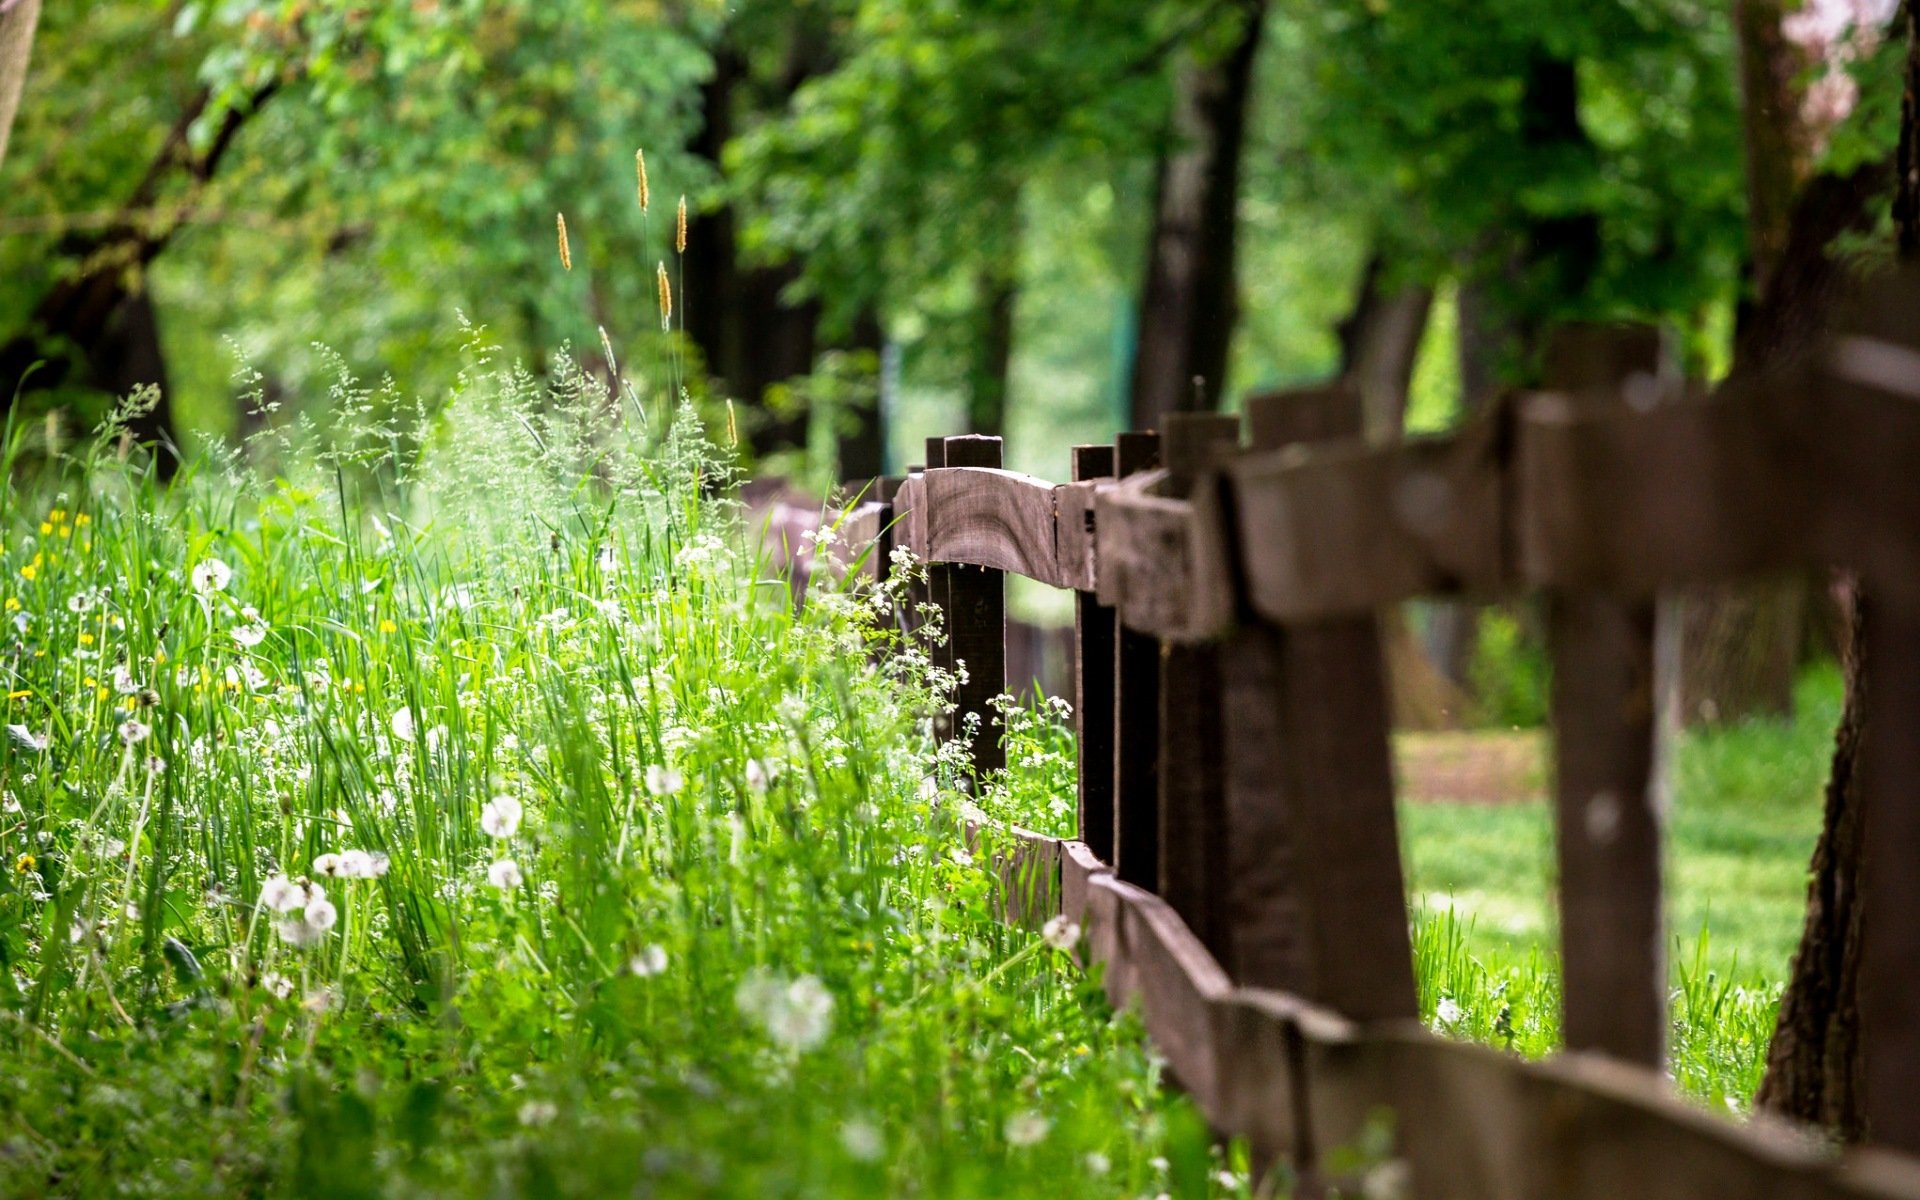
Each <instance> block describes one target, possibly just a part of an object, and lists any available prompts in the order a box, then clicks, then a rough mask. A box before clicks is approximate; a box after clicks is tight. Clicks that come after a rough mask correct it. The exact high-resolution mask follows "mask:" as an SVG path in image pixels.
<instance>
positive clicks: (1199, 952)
mask: <svg viewBox="0 0 1920 1200" xmlns="http://www.w3.org/2000/svg"><path fill="white" fill-rule="evenodd" d="M1093 890H1094V891H1095V892H1096V893H1101V892H1105V893H1108V894H1110V895H1111V896H1112V897H1113V901H1114V906H1115V909H1116V911H1117V912H1118V915H1119V918H1120V928H1121V934H1120V939H1119V948H1120V954H1121V955H1122V956H1124V958H1125V960H1126V963H1127V970H1126V972H1125V975H1126V988H1125V991H1124V992H1123V993H1122V1002H1123V1003H1128V1004H1134V1005H1137V1006H1138V1008H1139V1011H1140V1016H1141V1020H1142V1022H1143V1023H1144V1024H1145V1025H1146V1027H1147V1034H1148V1036H1149V1037H1151V1038H1152V1039H1153V1042H1154V1045H1155V1047H1156V1048H1157V1049H1158V1050H1159V1051H1160V1053H1161V1054H1162V1055H1163V1056H1164V1057H1165V1058H1166V1060H1167V1066H1168V1069H1169V1070H1170V1071H1171V1072H1172V1074H1173V1076H1174V1078H1175V1079H1177V1080H1179V1082H1180V1086H1181V1087H1183V1088H1185V1089H1186V1090H1187V1092H1188V1093H1189V1094H1191V1095H1192V1096H1193V1098H1194V1100H1195V1101H1196V1102H1197V1103H1198V1104H1199V1106H1200V1109H1201V1111H1202V1112H1204V1113H1206V1114H1207V1115H1208V1116H1209V1117H1217V1116H1218V1115H1219V1114H1220V1113H1221V1112H1222V1111H1223V1110H1222V1108H1221V1103H1220V1101H1221V1095H1220V1091H1219V1088H1218V1081H1219V1078H1220V1071H1221V1063H1220V1061H1219V1055H1218V1043H1217V1042H1216V1040H1215V1006H1216V1005H1218V1004H1219V1003H1220V1002H1221V1001H1223V1000H1224V999H1225V998H1226V997H1227V996H1228V995H1229V994H1230V993H1231V991H1232V986H1233V985H1232V983H1231V981H1229V980H1228V978H1227V974H1226V972H1225V971H1223V970H1222V969H1221V968H1220V964H1219V963H1217V962H1215V961H1214V959H1213V956H1212V955H1210V954H1208V953H1207V949H1206V947H1205V946H1203V945H1201V944H1200V940H1199V939H1198V938H1196V937H1194V936H1193V932H1192V931H1191V930H1190V929H1188V928H1187V926H1186V924H1185V922H1183V921H1181V919H1180V916H1179V914H1178V913H1176V912H1174V911H1173V909H1172V908H1171V907H1169V906H1168V905H1167V903H1166V902H1165V901H1164V900H1162V899H1160V897H1158V896H1156V895H1154V894H1153V893H1151V892H1149V891H1147V890H1146V889H1144V888H1139V887H1135V886H1133V885H1131V884H1128V883H1124V882H1122V881H1120V880H1118V879H1115V878H1113V877H1112V876H1110V875H1109V876H1101V877H1099V878H1096V879H1095V880H1094V881H1093ZM1109 969H1110V970H1111V967H1110V968H1109ZM1268 1065H1269V1066H1275V1067H1277V1066H1279V1065H1280V1064H1277V1063H1274V1064H1268Z"/></svg>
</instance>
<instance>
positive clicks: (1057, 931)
mask: <svg viewBox="0 0 1920 1200" xmlns="http://www.w3.org/2000/svg"><path fill="white" fill-rule="evenodd" d="M1040 936H1041V937H1043V938H1045V939H1046V942H1047V945H1049V946H1052V947H1053V948H1054V949H1055V950H1072V949H1073V948H1074V947H1075V946H1077V945H1079V944H1080V926H1079V923H1078V922H1075V921H1070V920H1068V919H1067V914H1065V913H1059V914H1057V915H1055V916H1053V917H1051V918H1049V919H1048V921H1047V923H1046V924H1045V925H1042V926H1041V927H1040Z"/></svg>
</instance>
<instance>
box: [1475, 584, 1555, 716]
mask: <svg viewBox="0 0 1920 1200" xmlns="http://www.w3.org/2000/svg"><path fill="white" fill-rule="evenodd" d="M1548 672H1549V664H1548V661H1547V652H1546V647H1545V645H1544V644H1543V643H1542V641H1541V638H1540V636H1539V634H1538V633H1537V632H1535V631H1533V630H1530V629H1528V628H1527V626H1526V624H1525V623H1524V622H1523V621H1522V620H1521V619H1520V616H1519V614H1517V613H1516V612H1514V611H1512V610H1509V609H1505V608H1487V609H1483V610H1482V611H1481V613H1480V621H1479V638H1478V640H1477V641H1476V642H1475V643H1474V648H1473V661H1472V662H1471V663H1469V664H1468V667H1467V682H1468V683H1469V684H1470V685H1471V688H1472V692H1473V696H1474V698H1475V699H1476V700H1477V701H1478V702H1479V704H1480V711H1481V713H1482V714H1483V719H1484V720H1485V722H1486V723H1487V724H1488V725H1490V726H1494V727H1497V728H1508V729H1537V728H1539V727H1540V726H1542V725H1545V724H1546V723H1547V683H1548Z"/></svg>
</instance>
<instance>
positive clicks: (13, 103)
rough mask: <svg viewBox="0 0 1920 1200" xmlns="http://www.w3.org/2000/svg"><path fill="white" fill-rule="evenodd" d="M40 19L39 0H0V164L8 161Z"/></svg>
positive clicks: (2, 164)
mask: <svg viewBox="0 0 1920 1200" xmlns="http://www.w3.org/2000/svg"><path fill="white" fill-rule="evenodd" d="M39 21H40V0H0V166H4V165H5V164H6V161H7V139H8V136H9V135H10V134H12V132H13V118H14V114H15V113H17V112H19V111H20V92H21V89H22V88H24V87H25V86H26V83H27V60H28V59H29V58H31V57H32V54H33V29H34V26H35V25H37V24H39Z"/></svg>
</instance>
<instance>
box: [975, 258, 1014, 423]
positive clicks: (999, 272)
mask: <svg viewBox="0 0 1920 1200" xmlns="http://www.w3.org/2000/svg"><path fill="white" fill-rule="evenodd" d="M1019 296H1020V289H1019V261H1018V254H1017V253H1015V254H1009V255H1005V256H1000V257H998V258H996V260H995V261H992V262H988V263H986V264H984V265H983V266H982V267H981V269H980V273H979V276H978V280H977V282H976V284H975V288H974V311H973V325H974V328H973V338H972V343H973V344H972V347H971V354H970V356H969V365H968V372H967V374H968V378H967V431H968V432H969V433H984V434H989V435H991V436H993V437H1003V436H1005V434H1006V432H1007V390H1008V385H1009V382H1010V380H1009V376H1010V373H1011V371H1012V368H1013V314H1014V304H1015V302H1016V301H1017V300H1018V299H1019Z"/></svg>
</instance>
